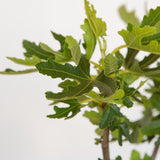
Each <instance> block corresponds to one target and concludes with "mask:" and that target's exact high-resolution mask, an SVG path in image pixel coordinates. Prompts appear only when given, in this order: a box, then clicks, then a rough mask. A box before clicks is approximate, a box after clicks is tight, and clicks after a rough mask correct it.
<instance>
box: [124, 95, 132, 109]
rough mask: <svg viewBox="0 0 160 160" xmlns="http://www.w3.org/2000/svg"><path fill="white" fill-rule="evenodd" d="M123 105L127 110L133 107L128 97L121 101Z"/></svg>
mask: <svg viewBox="0 0 160 160" xmlns="http://www.w3.org/2000/svg"><path fill="white" fill-rule="evenodd" d="M123 104H124V105H125V106H126V107H127V108H131V107H132V106H133V102H132V101H131V100H130V98H129V97H125V98H124V99H123Z"/></svg>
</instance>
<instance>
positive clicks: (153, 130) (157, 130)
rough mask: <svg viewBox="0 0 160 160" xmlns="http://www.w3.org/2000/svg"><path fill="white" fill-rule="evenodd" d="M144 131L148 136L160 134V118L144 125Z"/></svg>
mask: <svg viewBox="0 0 160 160" xmlns="http://www.w3.org/2000/svg"><path fill="white" fill-rule="evenodd" d="M142 133H143V134H146V135H148V136H152V135H155V134H158V135H159V134H160V119H158V120H154V121H152V122H150V123H149V124H147V125H145V126H144V127H142Z"/></svg>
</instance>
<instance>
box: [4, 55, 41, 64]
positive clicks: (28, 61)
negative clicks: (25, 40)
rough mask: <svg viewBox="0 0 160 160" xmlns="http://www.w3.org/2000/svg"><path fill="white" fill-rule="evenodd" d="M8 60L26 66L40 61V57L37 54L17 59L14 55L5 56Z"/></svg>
mask: <svg viewBox="0 0 160 160" xmlns="http://www.w3.org/2000/svg"><path fill="white" fill-rule="evenodd" d="M7 58H8V59H9V60H11V61H13V62H14V63H17V64H21V65H26V66H35V65H36V64H38V63H40V62H41V59H40V58H38V57H37V56H34V55H33V56H32V59H31V58H28V57H25V59H19V58H15V57H7Z"/></svg>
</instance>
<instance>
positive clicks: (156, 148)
mask: <svg viewBox="0 0 160 160" xmlns="http://www.w3.org/2000/svg"><path fill="white" fill-rule="evenodd" d="M158 150H159V145H156V146H155V147H154V150H153V153H152V157H153V158H154V159H156V156H157V153H158Z"/></svg>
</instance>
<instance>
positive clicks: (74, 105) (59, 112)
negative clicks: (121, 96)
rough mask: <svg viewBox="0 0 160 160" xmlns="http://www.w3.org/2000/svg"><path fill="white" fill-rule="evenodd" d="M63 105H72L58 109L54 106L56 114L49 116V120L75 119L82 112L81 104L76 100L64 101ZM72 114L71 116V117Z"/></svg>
mask: <svg viewBox="0 0 160 160" xmlns="http://www.w3.org/2000/svg"><path fill="white" fill-rule="evenodd" d="M61 102H62V103H66V104H68V105H70V106H69V107H66V108H58V107H57V106H54V110H55V112H56V113H55V114H53V115H48V116H47V117H48V118H65V119H69V118H72V117H74V116H75V115H76V114H77V113H78V112H80V108H81V104H80V103H78V101H77V100H76V99H70V100H64V101H61ZM70 112H71V115H69V114H70Z"/></svg>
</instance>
